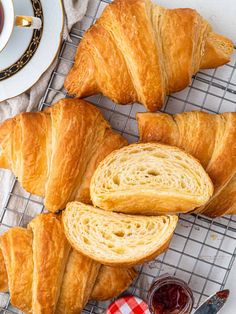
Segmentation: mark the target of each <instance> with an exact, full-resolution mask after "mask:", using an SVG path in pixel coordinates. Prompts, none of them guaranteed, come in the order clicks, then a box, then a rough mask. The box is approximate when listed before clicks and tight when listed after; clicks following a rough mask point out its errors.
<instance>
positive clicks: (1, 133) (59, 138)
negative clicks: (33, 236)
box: [0, 99, 126, 212]
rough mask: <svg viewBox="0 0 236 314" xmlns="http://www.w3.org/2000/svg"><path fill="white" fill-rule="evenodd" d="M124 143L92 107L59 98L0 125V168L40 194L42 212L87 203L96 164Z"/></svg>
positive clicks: (28, 189) (24, 186) (34, 192)
mask: <svg viewBox="0 0 236 314" xmlns="http://www.w3.org/2000/svg"><path fill="white" fill-rule="evenodd" d="M125 144H126V140H125V139H124V138H123V137H122V136H121V135H119V134H116V133H115V132H113V131H112V129H111V127H110V125H109V124H108V122H107V121H106V120H105V119H104V118H103V116H102V114H101V113H100V111H99V110H98V109H97V108H96V107H95V106H92V105H91V104H89V103H87V102H85V101H83V100H79V99H63V100H60V101H59V102H58V103H56V104H55V105H53V106H52V107H50V108H48V109H47V110H45V111H44V112H37V113H21V114H19V115H17V116H16V117H14V118H11V119H8V120H6V121H5V122H3V123H2V124H1V125H0V167H1V168H7V169H11V170H12V171H13V172H14V174H15V175H16V176H17V177H18V180H19V181H20V183H21V185H22V186H23V188H24V189H25V190H26V191H28V192H30V193H33V194H36V195H39V196H45V206H46V208H47V209H48V210H50V211H52V212H55V211H57V210H59V209H63V208H65V206H66V204H67V202H68V201H70V200H81V201H83V202H85V203H89V202H90V193H89V184H90V179H91V176H92V174H93V172H94V170H95V169H96V167H97V165H98V163H99V162H100V161H101V160H102V159H104V157H105V156H107V155H108V154H109V153H110V152H112V151H113V150H114V149H118V148H120V147H122V146H124V145H125Z"/></svg>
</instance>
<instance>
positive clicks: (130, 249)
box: [62, 202, 178, 267]
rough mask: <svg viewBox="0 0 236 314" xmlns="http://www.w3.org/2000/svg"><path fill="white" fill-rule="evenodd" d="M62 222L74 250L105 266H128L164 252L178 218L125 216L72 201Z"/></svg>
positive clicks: (173, 216)
mask: <svg viewBox="0 0 236 314" xmlns="http://www.w3.org/2000/svg"><path fill="white" fill-rule="evenodd" d="M62 220H63V226H64V230H65V234H66V237H67V239H68V240H69V242H70V243H71V245H72V246H73V247H74V248H75V249H76V250H78V251H79V252H81V253H82V254H84V255H86V256H88V257H90V258H92V259H94V260H96V261H98V262H100V263H103V264H104V265H108V266H120V267H127V266H134V265H138V264H141V263H144V262H146V261H150V260H151V259H153V258H155V257H156V256H158V255H159V254H161V253H163V252H164V251H165V250H166V249H167V248H168V245H169V242H170V240H171V238H172V236H173V233H174V230H175V227H176V225H177V221H178V217H177V216H175V215H172V216H139V215H125V214H118V213H113V212H108V211H104V210H102V209H98V208H95V207H92V206H90V205H85V204H83V203H79V202H72V203H69V204H67V206H66V210H65V211H64V212H63V214H62Z"/></svg>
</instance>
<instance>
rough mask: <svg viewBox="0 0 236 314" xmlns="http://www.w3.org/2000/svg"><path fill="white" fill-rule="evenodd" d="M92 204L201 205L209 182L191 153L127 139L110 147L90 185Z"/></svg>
mask: <svg viewBox="0 0 236 314" xmlns="http://www.w3.org/2000/svg"><path fill="white" fill-rule="evenodd" d="M90 193H91V198H92V201H93V204H94V205H95V206H97V207H100V208H103V209H106V210H112V211H118V212H124V213H133V214H148V215H157V214H173V213H186V212H189V211H191V210H193V209H194V208H196V207H199V206H201V205H204V204H205V203H206V202H207V201H208V200H209V199H210V197H211V196H212V194H213V185H212V182H211V180H210V178H209V176H208V175H207V173H206V172H205V170H204V169H203V167H202V166H201V164H200V163H199V162H198V161H197V160H196V159H195V158H193V157H192V156H190V155H189V154H187V153H185V152H184V151H183V150H180V149H179V148H176V147H171V146H167V145H161V144H157V143H143V144H132V145H129V146H126V147H123V148H121V149H119V150H116V151H114V152H112V153H111V154H110V155H108V156H107V157H106V158H105V159H104V160H103V161H102V162H101V163H100V164H99V166H98V168H97V169H96V171H95V173H94V175H93V177H92V180H91V186H90Z"/></svg>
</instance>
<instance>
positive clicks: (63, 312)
mask: <svg viewBox="0 0 236 314" xmlns="http://www.w3.org/2000/svg"><path fill="white" fill-rule="evenodd" d="M100 267H101V264H99V263H97V262H95V261H94V260H92V259H90V258H88V257H86V256H84V255H82V254H80V253H78V252H77V251H75V250H71V253H70V256H69V259H68V262H67V265H66V270H65V274H64V277H63V282H62V286H61V293H60V297H59V300H58V304H57V309H56V313H57V314H77V313H80V312H81V311H82V310H83V308H84V307H85V305H86V303H87V302H88V300H89V297H90V295H91V292H92V290H93V287H94V284H95V281H96V278H97V276H98V272H99V269H100Z"/></svg>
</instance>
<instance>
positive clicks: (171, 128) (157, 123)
mask: <svg viewBox="0 0 236 314" xmlns="http://www.w3.org/2000/svg"><path fill="white" fill-rule="evenodd" d="M137 120H138V127H139V134H140V140H141V141H143V142H150V141H152V142H161V143H165V144H169V145H174V146H177V147H180V148H182V149H184V150H185V151H186V152H188V153H189V154H191V155H193V156H194V157H196V158H197V159H198V160H199V161H200V162H201V164H202V165H203V167H204V168H205V169H206V171H207V173H208V174H209V176H210V178H211V179H212V182H213V184H214V195H213V197H212V198H211V199H210V200H209V202H208V203H207V204H206V205H204V206H201V207H200V208H199V209H198V212H200V213H203V214H204V215H207V216H211V217H215V216H221V215H226V214H236V113H234V112H233V113H232V112H226V113H223V114H214V115H213V114H209V113H205V112H197V111H195V112H184V113H180V114H176V115H173V116H171V115H168V114H164V113H163V114H162V113H138V114H137Z"/></svg>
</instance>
